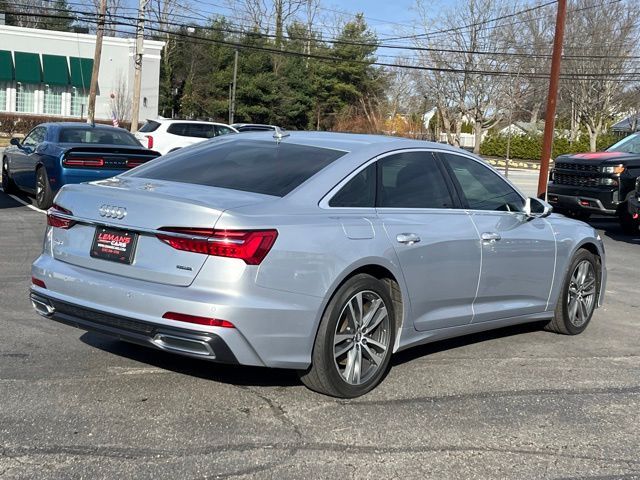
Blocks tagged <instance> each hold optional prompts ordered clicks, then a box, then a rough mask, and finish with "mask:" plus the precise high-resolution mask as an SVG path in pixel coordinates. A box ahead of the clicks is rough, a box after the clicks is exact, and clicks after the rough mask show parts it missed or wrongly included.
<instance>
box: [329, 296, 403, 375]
mask: <svg viewBox="0 0 640 480" xmlns="http://www.w3.org/2000/svg"><path fill="white" fill-rule="evenodd" d="M390 325H391V323H390V319H389V313H388V311H387V306H386V305H385V303H384V301H383V300H382V298H381V297H380V296H379V295H378V294H377V293H375V292H372V291H370V290H366V291H361V292H358V293H356V294H355V295H353V296H352V297H351V298H350V299H349V300H348V301H347V302H346V304H345V305H344V307H343V308H342V311H341V312H340V317H339V319H338V323H337V325H336V330H335V333H334V342H333V354H334V362H335V366H336V368H337V369H338V372H339V373H340V376H341V377H342V379H343V380H344V381H345V382H347V383H348V384H350V385H361V384H363V383H366V382H367V381H368V380H369V379H371V378H372V377H373V376H374V375H375V373H376V372H377V371H378V369H379V368H380V366H381V365H382V364H383V362H384V359H385V357H386V355H388V354H389V348H390V340H391V334H390Z"/></svg>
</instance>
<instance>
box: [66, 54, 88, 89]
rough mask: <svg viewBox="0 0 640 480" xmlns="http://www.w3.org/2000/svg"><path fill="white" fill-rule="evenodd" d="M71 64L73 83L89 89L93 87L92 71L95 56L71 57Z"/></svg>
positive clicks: (78, 86)
mask: <svg viewBox="0 0 640 480" xmlns="http://www.w3.org/2000/svg"><path fill="white" fill-rule="evenodd" d="M69 64H70V65H71V85H73V86H74V87H77V88H82V89H84V90H86V91H87V92H88V91H89V88H90V87H91V72H92V71H93V58H78V57H69Z"/></svg>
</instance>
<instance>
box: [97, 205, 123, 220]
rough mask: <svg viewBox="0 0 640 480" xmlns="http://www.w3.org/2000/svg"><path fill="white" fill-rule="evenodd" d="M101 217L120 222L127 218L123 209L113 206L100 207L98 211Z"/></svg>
mask: <svg viewBox="0 0 640 480" xmlns="http://www.w3.org/2000/svg"><path fill="white" fill-rule="evenodd" d="M98 211H99V212H100V216H101V217H107V218H116V219H118V220H122V219H123V218H124V217H126V216H127V209H126V208H124V207H116V206H114V205H106V204H105V205H101V206H100V208H99V209H98Z"/></svg>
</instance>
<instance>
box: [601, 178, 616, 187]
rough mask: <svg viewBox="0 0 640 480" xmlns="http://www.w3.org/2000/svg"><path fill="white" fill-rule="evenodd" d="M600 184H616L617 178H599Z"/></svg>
mask: <svg viewBox="0 0 640 480" xmlns="http://www.w3.org/2000/svg"><path fill="white" fill-rule="evenodd" d="M600 185H614V186H618V180H617V179H615V178H601V179H600Z"/></svg>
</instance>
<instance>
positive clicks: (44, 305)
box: [30, 293, 56, 317]
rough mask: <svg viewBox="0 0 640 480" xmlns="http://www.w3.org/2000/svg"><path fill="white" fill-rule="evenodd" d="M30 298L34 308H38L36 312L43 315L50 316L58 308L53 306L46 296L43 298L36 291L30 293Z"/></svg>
mask: <svg viewBox="0 0 640 480" xmlns="http://www.w3.org/2000/svg"><path fill="white" fill-rule="evenodd" d="M30 298H31V305H32V306H33V308H34V309H35V310H36V312H38V313H39V314H40V315H42V316H43V317H50V316H51V315H53V314H54V313H55V311H56V309H55V308H54V307H53V305H51V303H50V302H49V300H47V299H46V298H42V297H40V296H39V295H36V294H35V293H32V294H31V295H30Z"/></svg>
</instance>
